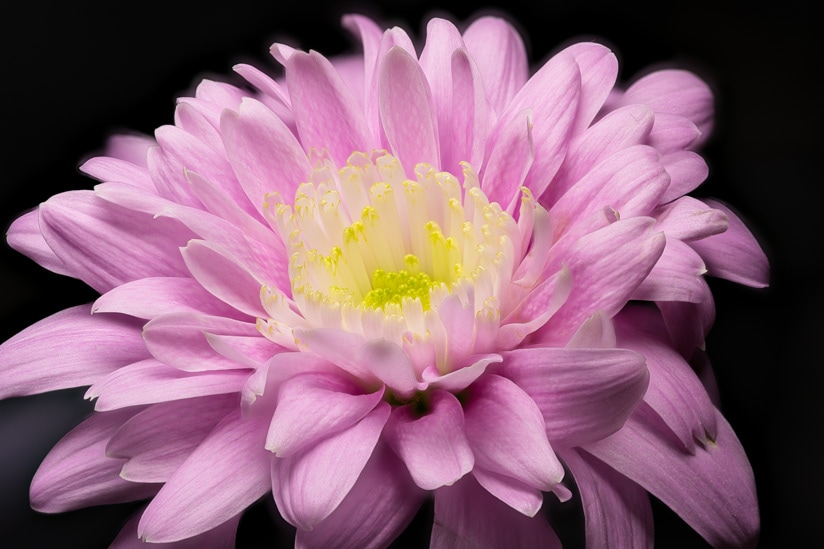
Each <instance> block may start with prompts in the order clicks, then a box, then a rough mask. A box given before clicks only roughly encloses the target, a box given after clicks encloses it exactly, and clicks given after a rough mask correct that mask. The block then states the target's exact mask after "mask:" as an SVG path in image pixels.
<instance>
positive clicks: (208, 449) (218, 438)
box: [137, 410, 272, 543]
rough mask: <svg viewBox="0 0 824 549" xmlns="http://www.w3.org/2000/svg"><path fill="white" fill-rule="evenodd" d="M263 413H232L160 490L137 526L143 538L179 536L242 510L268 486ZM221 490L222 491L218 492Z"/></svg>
mask: <svg viewBox="0 0 824 549" xmlns="http://www.w3.org/2000/svg"><path fill="white" fill-rule="evenodd" d="M265 435H266V421H265V419H264V418H260V417H254V416H249V417H245V418H242V417H241V415H240V410H237V411H235V412H233V413H231V414H230V415H228V416H227V417H226V418H225V419H224V420H223V421H221V422H220V423H219V424H218V426H217V427H215V429H214V430H213V431H212V432H211V433H210V434H209V436H208V437H206V440H204V441H203V443H201V445H200V446H198V447H197V449H195V451H194V452H192V454H191V455H190V456H189V457H188V458H187V459H186V461H185V462H184V463H183V465H181V466H180V468H179V469H178V470H177V471H176V472H175V474H174V475H172V477H171V478H170V479H169V481H168V482H167V483H166V484H165V485H164V486H163V488H161V490H160V492H158V494H157V495H156V496H155V498H154V499H153V500H152V502H151V503H150V504H149V506H148V507H147V508H146V511H145V512H144V513H143V517H142V518H141V519H140V524H139V525H138V528H137V533H138V535H139V536H140V538H141V539H143V540H144V541H148V542H152V543H161V542H171V541H179V540H181V539H185V538H190V537H193V536H196V535H198V534H201V533H203V532H206V531H208V530H210V529H212V528H213V527H214V526H215V525H217V524H221V523H223V522H225V521H227V520H229V519H231V518H232V517H234V516H236V515H238V514H239V513H240V512H241V511H243V510H244V509H245V508H246V507H248V506H249V505H251V504H252V503H253V502H254V501H255V500H257V499H258V498H259V497H260V496H262V495H263V494H265V493H266V492H267V491H268V490H269V486H270V480H269V467H270V461H271V460H272V457H271V456H272V455H271V454H270V453H269V452H268V451H267V450H265V449H264V448H263V441H264V438H265ZM215 494H220V497H214V496H215Z"/></svg>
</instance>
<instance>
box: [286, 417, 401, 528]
mask: <svg viewBox="0 0 824 549" xmlns="http://www.w3.org/2000/svg"><path fill="white" fill-rule="evenodd" d="M390 409H391V408H390V406H389V405H388V404H386V403H385V402H384V403H380V404H379V405H378V406H377V407H376V408H375V409H374V410H372V411H371V412H370V413H369V414H367V415H366V417H364V418H363V419H362V420H360V421H359V422H358V423H356V424H355V425H353V426H352V427H350V428H349V429H346V430H344V431H341V432H338V433H335V434H333V435H331V436H329V437H328V438H325V439H323V440H321V441H320V442H318V443H316V444H315V445H313V446H311V447H310V448H307V449H306V450H304V451H303V452H299V453H297V454H294V455H292V456H291V457H287V458H274V459H273V460H272V491H273V493H274V496H275V503H277V506H278V510H279V511H280V514H281V515H282V516H283V518H285V519H286V520H287V521H289V523H291V524H293V525H295V526H297V527H298V528H300V529H302V530H311V529H312V528H313V527H314V526H315V525H316V524H318V523H319V522H321V521H322V520H323V519H325V518H327V517H328V516H329V515H330V514H331V513H332V512H333V511H334V510H335V509H336V508H337V507H338V505H340V503H341V501H342V500H343V498H344V497H346V494H348V493H349V490H351V489H352V487H353V486H354V484H355V481H357V479H358V477H359V476H360V474H361V471H363V468H364V466H365V465H366V462H367V461H369V457H370V456H371V455H372V450H373V449H374V448H375V444H377V442H378V437H380V434H381V430H382V429H383V426H384V424H385V423H386V420H387V419H388V418H389V412H390Z"/></svg>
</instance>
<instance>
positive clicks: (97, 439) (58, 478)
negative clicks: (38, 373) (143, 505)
mask: <svg viewBox="0 0 824 549" xmlns="http://www.w3.org/2000/svg"><path fill="white" fill-rule="evenodd" d="M139 411H140V410H139V409H131V410H121V411H117V412H109V413H105V414H94V415H92V417H90V418H89V419H87V420H86V421H84V422H83V423H81V424H80V425H78V426H77V427H75V428H74V429H72V430H71V431H70V432H69V433H68V434H67V435H66V436H64V437H63V438H62V439H61V440H60V442H58V443H57V444H56V445H55V447H54V448H52V450H51V452H49V454H48V455H47V456H46V458H45V459H44V460H43V463H41V464H40V468H38V469H37V473H35V475H34V478H33V479H32V482H31V493H30V497H31V506H32V507H33V508H34V509H35V510H37V511H40V512H41V513H63V512H65V511H71V510H73V509H80V508H82V507H88V506H90V505H104V504H109V503H120V502H125V501H135V500H138V499H144V498H147V497H150V496H151V495H152V494H154V493H155V492H156V491H157V485H155V484H140V483H134V482H128V481H126V480H123V479H122V478H120V476H119V474H118V473H119V472H120V468H121V467H122V466H123V463H124V461H125V460H122V459H112V458H109V457H106V451H105V450H106V443H107V442H108V440H109V437H110V436H112V434H113V433H114V432H115V430H117V428H118V427H120V425H122V424H123V423H124V422H125V421H126V420H128V419H129V418H130V417H131V416H133V415H134V414H135V413H137V412H139Z"/></svg>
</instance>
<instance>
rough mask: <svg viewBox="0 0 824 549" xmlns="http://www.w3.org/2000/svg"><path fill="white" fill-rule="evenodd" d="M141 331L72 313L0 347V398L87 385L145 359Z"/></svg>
mask: <svg viewBox="0 0 824 549" xmlns="http://www.w3.org/2000/svg"><path fill="white" fill-rule="evenodd" d="M148 356H149V355H148V351H147V350H146V346H145V345H144V344H143V339H142V338H141V336H140V325H139V324H136V323H134V322H132V321H131V320H130V319H127V318H124V317H122V316H119V315H94V316H93V315H92V314H91V311H90V307H89V306H88V305H79V306H77V307H72V308H70V309H66V310H64V311H60V312H59V313H55V314H53V315H52V316H50V317H48V318H45V319H43V320H41V321H39V322H37V323H36V324H33V325H32V326H29V327H28V328H26V329H25V330H23V331H22V332H20V333H19V334H17V335H15V336H13V337H12V338H10V339H8V340H7V341H5V342H4V343H3V344H2V345H0V364H2V367H0V398H9V397H13V396H23V395H32V394H37V393H43V392H46V391H54V390H57V389H66V388H68V387H79V386H82V385H91V384H92V383H95V382H97V381H98V380H100V379H102V378H103V377H105V376H106V375H108V374H110V373H111V372H114V371H116V370H117V369H118V368H120V367H121V366H124V365H126V364H129V363H131V362H134V361H136V360H141V359H144V358H147V357H148Z"/></svg>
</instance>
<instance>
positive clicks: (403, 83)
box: [378, 46, 441, 171]
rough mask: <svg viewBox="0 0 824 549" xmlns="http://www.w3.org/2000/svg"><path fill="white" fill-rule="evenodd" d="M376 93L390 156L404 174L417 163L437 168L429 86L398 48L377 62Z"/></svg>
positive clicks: (435, 129)
mask: <svg viewBox="0 0 824 549" xmlns="http://www.w3.org/2000/svg"><path fill="white" fill-rule="evenodd" d="M378 93H379V98H380V99H379V101H380V103H379V108H380V117H381V122H382V124H383V130H384V132H386V138H387V140H388V141H389V145H390V147H391V149H392V154H394V155H395V156H396V157H397V158H398V159H399V160H400V161H401V164H402V165H403V166H404V168H405V169H406V170H407V171H411V170H412V168H414V166H415V165H416V164H419V163H421V162H427V163H429V164H430V165H432V166H434V167H435V168H436V169H438V168H440V165H441V157H440V146H439V141H438V119H437V115H436V112H435V105H434V103H433V99H432V94H431V92H430V88H429V84H428V83H427V81H426V76H424V74H423V71H422V70H421V67H420V66H419V65H418V62H417V61H416V60H415V58H414V57H412V56H411V55H409V53H408V52H407V51H406V50H404V49H402V48H401V47H399V46H394V47H393V48H392V49H390V50H389V52H388V53H387V54H386V55H385V56H384V57H383V59H382V60H381V66H380V73H379V75H378Z"/></svg>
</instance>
